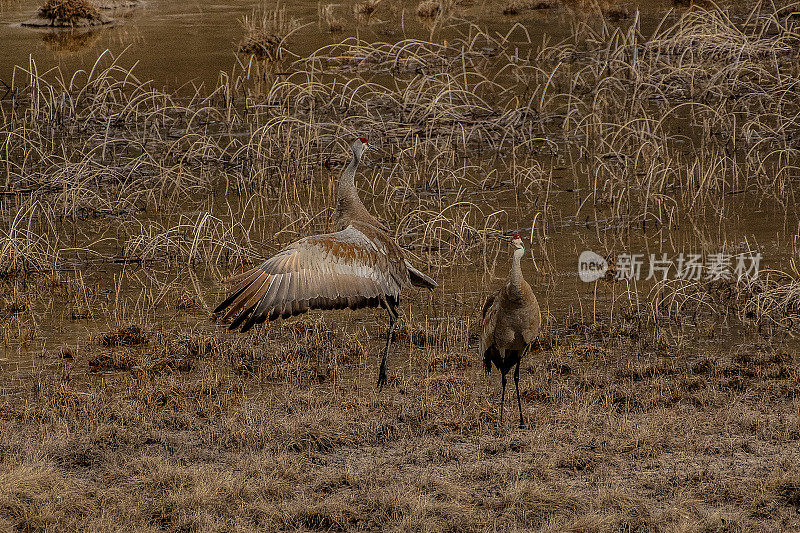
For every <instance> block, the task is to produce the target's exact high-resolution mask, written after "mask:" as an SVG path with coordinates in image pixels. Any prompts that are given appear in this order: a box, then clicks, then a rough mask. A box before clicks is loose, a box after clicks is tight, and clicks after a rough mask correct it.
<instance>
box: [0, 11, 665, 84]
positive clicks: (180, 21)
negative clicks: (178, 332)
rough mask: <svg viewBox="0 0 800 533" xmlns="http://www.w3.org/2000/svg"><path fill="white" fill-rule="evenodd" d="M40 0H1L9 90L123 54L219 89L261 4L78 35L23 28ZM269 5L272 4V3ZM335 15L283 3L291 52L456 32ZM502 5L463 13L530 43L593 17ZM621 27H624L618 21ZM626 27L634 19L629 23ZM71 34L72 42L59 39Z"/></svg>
mask: <svg viewBox="0 0 800 533" xmlns="http://www.w3.org/2000/svg"><path fill="white" fill-rule="evenodd" d="M618 4H619V5H620V6H621V7H622V8H624V9H625V10H626V12H628V13H629V15H628V16H629V17H633V16H634V15H635V13H636V10H637V9H639V10H640V11H641V20H642V29H643V31H644V32H645V33H646V32H648V31H652V29H653V28H654V27H655V26H656V25H657V24H658V22H659V21H660V20H661V18H662V17H663V16H665V15H666V14H667V13H669V12H670V11H674V10H675V9H679V8H675V7H674V6H673V3H672V2H671V1H670V0H640V1H636V2H619V3H618ZM39 5H40V2H38V1H37V0H11V1H9V0H3V1H2V2H0V42H2V43H3V47H2V48H1V49H0V79H1V80H6V81H7V82H9V83H10V81H9V80H10V78H11V76H12V75H13V70H14V68H13V67H14V65H22V66H24V67H27V66H28V64H29V58H32V59H33V60H34V61H35V62H36V64H37V66H38V69H39V72H44V71H45V70H46V69H49V68H51V67H53V66H60V67H62V69H63V70H64V71H65V72H71V71H74V70H78V69H87V70H88V69H91V67H92V65H93V64H94V62H95V60H96V59H97V56H98V55H99V54H100V53H101V52H103V51H104V50H106V49H107V50H109V51H111V52H112V53H113V54H114V55H119V54H122V53H124V54H125V56H126V57H127V58H129V62H130V63H132V62H133V61H136V62H137V67H136V72H137V73H138V75H139V76H140V77H141V79H143V80H147V79H152V80H153V81H154V85H155V86H156V87H170V88H173V89H174V88H176V87H181V86H183V85H184V84H187V83H194V84H200V83H207V84H212V85H213V84H214V83H216V81H217V79H218V77H219V73H220V71H224V72H228V71H230V70H231V68H232V67H233V66H234V65H235V64H237V63H239V62H244V63H246V62H247V60H248V59H247V58H246V57H242V56H237V54H236V53H235V52H236V44H237V43H238V42H239V41H240V40H241V38H242V36H243V33H244V30H243V29H242V27H241V24H240V22H239V21H240V20H241V19H242V18H243V17H244V16H246V15H250V13H251V11H252V9H253V7H254V6H256V5H258V3H257V2H252V1H238V2H226V3H219V2H214V1H210V0H195V1H194V2H188V3H186V2H169V1H166V0H147V1H146V2H143V3H142V4H141V5H140V6H139V7H136V8H130V9H122V10H117V11H116V12H115V11H108V12H107V13H109V14H110V16H112V17H113V18H115V19H116V24H115V25H114V26H113V27H103V28H98V29H96V30H94V31H90V32H86V31H83V30H76V31H75V32H70V31H69V30H67V31H64V30H56V31H53V30H44V29H33V28H27V27H22V26H21V25H20V24H21V23H23V22H25V21H26V20H30V19H31V18H32V17H34V15H35V14H36V11H37V9H38V6H39ZM268 5H272V3H269V4H268ZM335 5H336V7H337V9H335V13H336V16H337V17H338V18H339V19H341V20H342V21H344V22H345V26H344V29H343V31H342V32H340V33H334V34H331V33H330V32H328V31H327V26H326V25H325V23H324V22H322V21H321V20H320V13H319V10H320V7H319V6H320V4H319V3H318V2H316V1H307V0H306V1H298V2H289V3H286V4H285V7H286V13H287V17H288V18H293V19H295V20H296V21H297V22H298V24H299V25H301V26H302V28H301V29H299V30H298V31H297V32H296V33H295V34H294V35H293V37H291V40H290V41H289V45H288V48H289V51H290V52H291V53H292V54H295V55H296V56H297V57H306V56H307V55H308V54H310V53H311V52H313V51H314V50H317V49H319V48H320V47H322V46H324V45H326V44H331V43H334V42H338V41H339V40H341V39H342V38H344V37H346V36H350V35H357V36H359V37H360V38H362V39H364V40H367V41H385V42H389V43H391V42H397V41H400V40H402V39H407V38H418V39H419V38H422V39H428V38H430V37H431V35H434V36H435V39H434V40H439V41H441V40H445V39H447V38H448V37H452V36H453V35H454V33H453V32H452V31H450V30H448V29H447V28H445V29H444V30H441V29H435V28H434V29H433V33H432V30H431V27H430V24H426V23H424V22H423V21H421V20H420V19H419V18H418V17H417V16H416V15H415V11H414V7H415V6H416V2H409V1H406V2H403V3H402V5H403V6H404V8H403V9H402V10H399V9H398V10H396V12H394V13H393V14H391V15H387V14H384V13H382V12H380V13H379V14H378V15H377V16H375V17H372V18H370V19H367V20H365V21H362V22H359V21H357V20H356V19H355V18H354V16H353V13H352V8H351V3H341V4H335ZM500 11H501V10H500V8H499V6H498V5H497V4H495V3H491V2H485V1H478V2H472V3H469V4H467V6H466V7H465V8H464V14H465V15H466V16H469V18H470V20H472V21H474V22H475V23H477V24H479V25H482V26H484V25H485V26H486V27H488V28H489V29H490V30H491V31H492V32H498V33H502V34H505V33H507V32H508V31H509V29H511V28H512V26H514V25H515V24H517V23H519V24H521V25H522V26H524V28H525V31H527V32H528V33H529V34H530V35H531V38H532V40H533V42H541V40H542V38H543V37H544V36H545V35H546V36H547V37H548V38H549V39H555V40H560V39H564V38H568V37H569V35H570V22H572V21H574V20H575V19H576V18H586V19H587V20H591V18H592V15H591V14H589V13H582V12H579V11H578V12H571V11H570V12H568V11H565V10H564V9H541V10H534V11H529V12H525V13H523V14H521V15H517V16H504V15H502V14H501V13H500ZM620 22H621V23H622V24H624V23H625V22H626V20H622V21H620ZM628 22H629V20H628ZM62 35H74V38H69V37H63V38H59V37H58V36H62Z"/></svg>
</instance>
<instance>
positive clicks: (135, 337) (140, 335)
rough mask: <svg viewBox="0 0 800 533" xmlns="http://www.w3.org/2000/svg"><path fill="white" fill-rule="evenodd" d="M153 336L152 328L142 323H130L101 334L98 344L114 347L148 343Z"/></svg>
mask: <svg viewBox="0 0 800 533" xmlns="http://www.w3.org/2000/svg"><path fill="white" fill-rule="evenodd" d="M151 337H152V333H151V332H150V328H148V327H147V326H144V325H141V324H129V325H127V326H122V327H120V328H119V329H117V330H116V331H109V332H106V333H103V334H101V335H100V336H99V337H98V339H97V344H99V345H100V346H103V347H104V348H114V347H117V346H139V345H141V344H147V343H148V342H149V341H150V339H151Z"/></svg>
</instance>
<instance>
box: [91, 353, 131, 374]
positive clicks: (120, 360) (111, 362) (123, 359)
mask: <svg viewBox="0 0 800 533" xmlns="http://www.w3.org/2000/svg"><path fill="white" fill-rule="evenodd" d="M138 362H139V357H138V356H137V354H134V353H133V352H131V351H129V350H114V351H111V352H101V353H97V354H94V355H93V356H91V357H90V358H89V361H88V364H89V370H91V371H93V372H107V371H119V370H130V369H131V368H133V367H134V366H135V365H137V363H138Z"/></svg>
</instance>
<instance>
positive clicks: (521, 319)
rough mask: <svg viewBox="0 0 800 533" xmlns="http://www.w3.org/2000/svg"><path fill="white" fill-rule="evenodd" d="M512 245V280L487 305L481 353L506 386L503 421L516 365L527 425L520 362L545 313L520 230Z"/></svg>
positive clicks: (521, 423) (522, 421)
mask: <svg viewBox="0 0 800 533" xmlns="http://www.w3.org/2000/svg"><path fill="white" fill-rule="evenodd" d="M511 246H512V247H513V248H514V255H513V256H512V259H511V272H510V273H509V276H508V281H507V282H506V284H505V285H504V286H503V287H502V288H501V289H500V290H499V291H498V292H497V293H496V294H494V295H492V296H489V297H488V298H487V299H486V302H485V303H484V305H483V327H482V329H481V336H480V344H479V353H480V354H481V355H482V356H483V364H484V367H485V368H486V373H487V374H489V372H490V371H491V370H492V364H494V366H496V367H497V369H498V370H500V376H501V381H502V386H503V392H502V395H501V396H500V424H501V425H502V423H503V405H504V404H505V400H506V374H508V371H509V370H511V368H512V367H515V369H514V384H515V385H516V388H517V406H518V407H519V425H520V427H523V426H524V424H525V423H524V420H523V418H522V401H521V400H520V398H519V364H520V362H521V361H522V357H523V356H524V355H525V354H526V353H527V351H528V349H529V348H530V345H531V343H532V342H533V341H534V340H535V339H536V337H537V336H538V335H539V328H540V327H541V325H542V315H541V312H540V311H539V302H538V301H537V300H536V296H535V295H534V294H533V290H532V289H531V286H530V285H528V282H527V281H525V279H524V278H523V277H522V266H521V264H520V261H521V259H522V256H523V255H524V254H525V247H524V246H523V245H522V238H521V237H520V236H519V233H515V234H514V235H513V237H512V239H511Z"/></svg>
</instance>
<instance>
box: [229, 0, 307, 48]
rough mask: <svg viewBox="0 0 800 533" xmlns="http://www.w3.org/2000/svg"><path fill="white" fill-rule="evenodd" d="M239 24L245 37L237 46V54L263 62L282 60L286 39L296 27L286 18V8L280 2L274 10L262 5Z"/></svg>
mask: <svg viewBox="0 0 800 533" xmlns="http://www.w3.org/2000/svg"><path fill="white" fill-rule="evenodd" d="M241 24H242V27H243V28H244V30H245V36H244V39H243V40H242V42H241V43H240V44H239V53H242V54H253V55H254V56H256V57H257V58H258V59H261V60H265V61H280V60H281V59H283V56H284V54H285V53H286V48H285V43H286V39H287V38H288V37H289V35H290V34H291V33H292V32H293V31H294V30H295V29H296V28H297V26H298V25H297V22H296V21H295V20H294V19H290V18H287V17H286V8H285V7H284V6H282V5H281V4H280V2H278V3H276V4H275V7H274V9H270V8H269V7H268V5H267V4H266V3H265V4H262V5H261V6H259V7H257V8H256V9H254V10H253V12H252V14H251V15H250V16H245V17H244V18H243V19H242V20H241Z"/></svg>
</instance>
